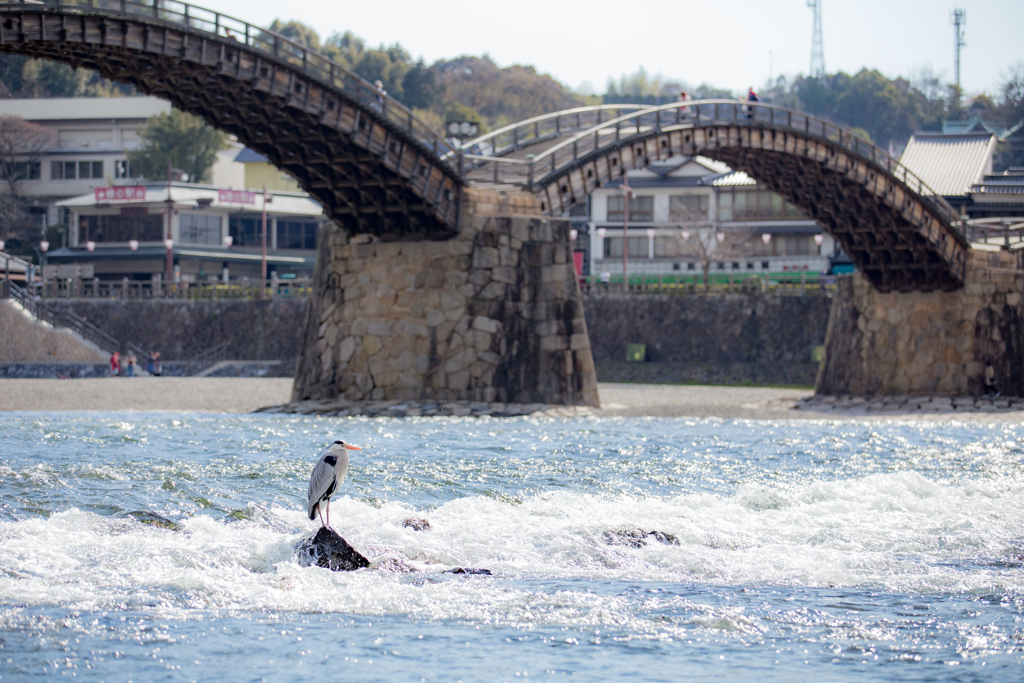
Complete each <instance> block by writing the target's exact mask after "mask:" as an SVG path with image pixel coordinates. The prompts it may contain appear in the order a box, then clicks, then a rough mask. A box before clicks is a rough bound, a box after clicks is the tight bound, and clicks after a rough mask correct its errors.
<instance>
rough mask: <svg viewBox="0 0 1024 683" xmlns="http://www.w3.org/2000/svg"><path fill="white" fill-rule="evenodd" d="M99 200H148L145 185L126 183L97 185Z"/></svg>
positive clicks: (97, 199)
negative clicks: (116, 185) (123, 184)
mask: <svg viewBox="0 0 1024 683" xmlns="http://www.w3.org/2000/svg"><path fill="white" fill-rule="evenodd" d="M96 201H97V202H144V201H146V186H145V185H125V186H121V187H97V188H96Z"/></svg>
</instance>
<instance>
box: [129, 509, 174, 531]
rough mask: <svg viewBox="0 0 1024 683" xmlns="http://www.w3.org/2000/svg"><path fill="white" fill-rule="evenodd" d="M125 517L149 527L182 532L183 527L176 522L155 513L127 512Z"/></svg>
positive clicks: (142, 511)
mask: <svg viewBox="0 0 1024 683" xmlns="http://www.w3.org/2000/svg"><path fill="white" fill-rule="evenodd" d="M125 516H126V517H131V518H132V519H134V520H136V521H138V522H142V523H143V524H146V525H148V526H156V527H160V528H161V529H170V530H171V531H180V530H181V527H180V526H179V525H178V524H176V523H175V522H172V521H171V520H169V519H167V518H166V517H161V516H160V515H158V514H156V513H155V512H146V511H145V510H136V511H134V512H126V513H125Z"/></svg>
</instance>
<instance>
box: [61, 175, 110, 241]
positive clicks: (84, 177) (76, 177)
mask: <svg viewBox="0 0 1024 683" xmlns="http://www.w3.org/2000/svg"><path fill="white" fill-rule="evenodd" d="M102 177H103V162H102V161H54V162H52V163H51V164H50V180H88V179H93V178H102ZM93 241H95V240H93Z"/></svg>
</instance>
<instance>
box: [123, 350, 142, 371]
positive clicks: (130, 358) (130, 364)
mask: <svg viewBox="0 0 1024 683" xmlns="http://www.w3.org/2000/svg"><path fill="white" fill-rule="evenodd" d="M138 362H139V359H138V358H136V357H135V352H134V351H128V372H127V373H126V375H127V376H128V377H134V376H135V365H136V364H137V363H138Z"/></svg>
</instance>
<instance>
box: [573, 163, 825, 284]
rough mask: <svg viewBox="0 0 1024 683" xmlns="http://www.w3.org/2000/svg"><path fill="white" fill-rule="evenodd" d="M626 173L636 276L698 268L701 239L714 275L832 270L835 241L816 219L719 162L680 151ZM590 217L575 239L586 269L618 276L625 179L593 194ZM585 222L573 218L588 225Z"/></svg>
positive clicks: (687, 272)
mask: <svg viewBox="0 0 1024 683" xmlns="http://www.w3.org/2000/svg"><path fill="white" fill-rule="evenodd" d="M627 180H628V184H629V187H630V190H631V192H632V198H631V199H630V200H629V212H628V228H627V232H628V237H629V247H628V249H629V253H628V265H627V269H628V272H629V273H630V274H631V275H676V276H678V275H684V276H685V275H691V276H692V275H695V274H697V273H700V272H701V271H702V267H703V265H702V261H703V258H704V257H702V256H701V251H702V247H701V244H703V245H705V246H704V250H705V251H706V253H707V254H708V258H709V259H710V261H711V270H710V273H711V274H712V275H729V274H733V275H737V274H751V273H758V274H766V273H771V274H788V273H813V274H817V273H821V272H827V271H829V269H830V266H831V264H830V256H831V255H832V254H833V252H834V251H835V243H834V241H833V240H832V238H831V237H829V236H828V235H827V234H825V233H824V232H823V231H822V230H821V228H820V227H819V226H818V225H817V223H815V222H814V220H812V219H810V218H809V217H807V216H806V215H805V214H804V213H803V212H802V211H801V210H800V209H798V208H797V207H795V206H793V205H792V204H790V203H789V202H787V201H785V200H784V199H783V198H782V197H781V196H780V195H778V194H776V193H774V192H771V191H769V190H767V189H765V188H764V187H762V186H759V185H758V183H757V182H756V181H755V180H754V179H752V178H750V177H749V176H747V175H746V174H745V173H741V172H737V171H733V170H732V169H730V168H729V167H728V166H726V165H725V164H723V163H721V162H717V161H713V160H711V159H707V158H704V157H699V156H698V157H676V158H673V159H669V160H667V161H663V162H659V163H657V164H651V165H650V166H648V167H647V168H645V169H641V170H635V171H630V172H629V173H628V174H627ZM588 219H589V220H588V221H587V222H586V224H585V233H586V234H585V235H582V236H581V238H578V241H577V245H576V247H577V250H580V248H581V247H582V250H583V251H585V252H586V257H587V260H588V263H587V266H589V268H587V269H586V270H585V272H589V274H590V275H597V274H599V273H602V272H607V273H610V274H611V275H614V276H621V274H622V268H623V263H622V261H623V258H622V256H623V255H622V249H623V187H622V182H621V181H613V182H609V183H606V184H605V185H604V186H603V187H601V188H600V189H598V190H595V191H594V192H593V193H592V194H591V195H590V197H589V217H588ZM581 222H582V221H581V219H580V218H575V217H574V223H575V224H576V225H579V226H580V227H583V226H582V225H581ZM580 232H581V233H583V232H584V231H583V230H580ZM765 236H767V237H765ZM716 237H720V238H717V239H716ZM652 238H653V239H652ZM766 240H767V241H766Z"/></svg>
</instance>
